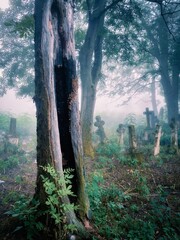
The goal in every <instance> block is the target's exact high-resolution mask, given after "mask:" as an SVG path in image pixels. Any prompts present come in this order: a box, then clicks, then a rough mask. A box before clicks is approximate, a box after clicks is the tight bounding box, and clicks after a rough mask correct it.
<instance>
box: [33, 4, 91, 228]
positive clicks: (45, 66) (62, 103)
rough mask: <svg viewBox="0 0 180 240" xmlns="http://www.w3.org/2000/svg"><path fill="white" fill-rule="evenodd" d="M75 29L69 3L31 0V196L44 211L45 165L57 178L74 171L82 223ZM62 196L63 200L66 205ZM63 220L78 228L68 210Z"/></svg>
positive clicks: (84, 212) (84, 208) (84, 210)
mask: <svg viewBox="0 0 180 240" xmlns="http://www.w3.org/2000/svg"><path fill="white" fill-rule="evenodd" d="M73 34H74V31H73V1H72V0H69V1H65V0H64V1H63V0H47V1H44V0H37V1H35V102H36V108H37V165H38V173H37V187H36V192H35V197H36V198H37V199H38V200H39V201H40V203H41V205H42V206H43V207H45V198H46V196H45V192H44V189H43V185H42V179H41V174H43V172H42V171H43V170H42V167H41V166H46V165H47V164H48V163H49V164H50V165H52V166H53V167H54V168H55V169H56V170H57V171H58V172H59V173H60V175H63V169H64V168H72V169H74V170H75V171H74V178H73V182H72V186H73V191H74V193H75V195H76V196H77V197H76V198H75V199H71V201H73V202H74V201H75V203H77V204H79V213H78V215H79V217H80V218H81V220H82V221H84V220H85V218H86V215H87V211H88V206H87V198H86V194H85V181H84V175H83V155H82V142H81V129H80V123H79V110H78V80H77V76H76V63H75V49H74V35H73ZM68 201H69V199H67V198H64V199H62V202H68ZM67 222H69V223H75V224H76V225H77V226H78V228H79V227H80V226H81V228H82V225H81V224H80V222H79V221H78V220H77V218H76V215H75V213H74V212H73V211H72V212H70V213H69V214H68V215H67Z"/></svg>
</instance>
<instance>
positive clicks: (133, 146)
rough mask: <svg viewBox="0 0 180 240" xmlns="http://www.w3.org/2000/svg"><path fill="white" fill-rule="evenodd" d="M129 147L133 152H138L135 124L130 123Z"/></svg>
mask: <svg viewBox="0 0 180 240" xmlns="http://www.w3.org/2000/svg"><path fill="white" fill-rule="evenodd" d="M128 129H129V149H130V152H131V153H134V152H136V150H137V140H136V134H135V126H134V125H129V126H128Z"/></svg>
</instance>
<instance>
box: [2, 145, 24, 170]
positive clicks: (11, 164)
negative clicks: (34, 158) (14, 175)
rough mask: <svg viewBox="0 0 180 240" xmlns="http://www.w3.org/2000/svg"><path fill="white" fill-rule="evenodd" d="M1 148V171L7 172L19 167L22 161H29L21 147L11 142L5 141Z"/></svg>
mask: <svg viewBox="0 0 180 240" xmlns="http://www.w3.org/2000/svg"><path fill="white" fill-rule="evenodd" d="M3 144H4V146H3V147H2V148H1V149H0V173H4V174H5V173H6V172H7V171H9V170H10V169H13V168H16V167H18V165H19V164H20V163H24V162H26V161H27V159H26V157H25V156H24V153H23V152H22V151H21V150H20V148H19V147H18V146H16V145H13V144H11V143H7V142H5V143H3Z"/></svg>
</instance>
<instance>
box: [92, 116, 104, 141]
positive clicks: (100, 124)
mask: <svg viewBox="0 0 180 240" xmlns="http://www.w3.org/2000/svg"><path fill="white" fill-rule="evenodd" d="M104 124H105V122H104V121H103V120H101V117H100V116H96V122H95V123H94V126H95V127H97V128H98V129H97V130H96V134H97V135H98V136H99V138H100V143H104V142H105V140H106V134H105V132H104V127H103V125H104Z"/></svg>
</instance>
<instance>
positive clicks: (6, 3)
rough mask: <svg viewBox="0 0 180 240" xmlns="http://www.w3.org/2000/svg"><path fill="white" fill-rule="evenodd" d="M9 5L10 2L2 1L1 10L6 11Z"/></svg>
mask: <svg viewBox="0 0 180 240" xmlns="http://www.w3.org/2000/svg"><path fill="white" fill-rule="evenodd" d="M8 5H9V0H1V1H0V8H1V9H3V10H4V9H6V8H7V7H8Z"/></svg>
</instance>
